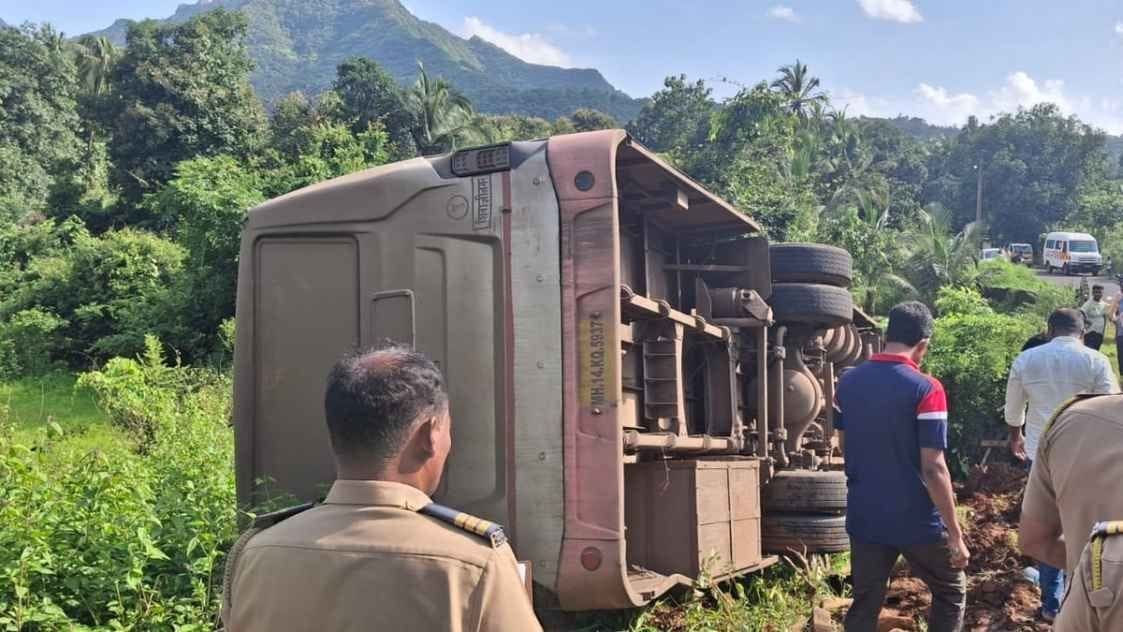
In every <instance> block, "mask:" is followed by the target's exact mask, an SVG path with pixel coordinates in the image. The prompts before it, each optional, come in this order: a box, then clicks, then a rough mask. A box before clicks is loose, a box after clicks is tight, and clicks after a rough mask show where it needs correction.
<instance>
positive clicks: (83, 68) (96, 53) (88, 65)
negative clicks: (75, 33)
mask: <svg viewBox="0 0 1123 632" xmlns="http://www.w3.org/2000/svg"><path fill="white" fill-rule="evenodd" d="M81 45H82V47H81V51H80V55H79V58H78V77H79V79H80V80H81V82H82V85H83V86H85V88H86V90H87V92H88V93H89V94H90V95H91V96H93V97H95V98H96V97H100V96H102V95H103V94H105V93H106V92H108V91H109V75H110V74H111V73H112V72H113V65H114V64H116V63H117V58H118V57H120V52H121V51H120V49H118V48H117V47H116V46H114V45H113V42H111V41H109V38H108V37H84V38H82V41H81Z"/></svg>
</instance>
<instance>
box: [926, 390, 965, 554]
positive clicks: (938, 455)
mask: <svg viewBox="0 0 1123 632" xmlns="http://www.w3.org/2000/svg"><path fill="white" fill-rule="evenodd" d="M929 379H930V380H931V384H930V388H929V389H928V392H927V393H925V394H924V397H922V398H921V399H920V402H918V403H917V406H916V424H917V426H916V438H917V443H918V444H919V446H920V473H921V475H922V476H923V477H924V486H925V487H927V488H928V496H929V497H930V498H931V499H932V504H934V505H935V506H936V509H937V510H938V511H939V512H940V517H941V518H943V520H944V526H945V527H947V530H948V548H950V549H951V563H952V566H954V567H955V568H966V567H967V561H968V560H969V559H970V557H971V554H970V553H968V552H967V544H966V543H965V542H964V541H963V530H962V529H960V528H959V520H958V519H956V517H955V492H954V491H953V490H952V488H951V472H949V471H948V464H947V461H945V460H944V450H947V447H948V398H947V394H946V393H945V392H944V385H943V384H941V383H940V381H939V380H937V379H936V378H929Z"/></svg>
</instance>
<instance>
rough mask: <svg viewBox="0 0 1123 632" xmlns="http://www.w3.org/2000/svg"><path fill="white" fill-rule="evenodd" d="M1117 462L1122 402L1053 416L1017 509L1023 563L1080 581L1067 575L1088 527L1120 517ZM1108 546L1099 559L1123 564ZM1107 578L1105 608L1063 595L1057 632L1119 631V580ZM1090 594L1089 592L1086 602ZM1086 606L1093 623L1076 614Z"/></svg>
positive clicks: (1121, 475)
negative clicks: (1080, 623)
mask: <svg viewBox="0 0 1123 632" xmlns="http://www.w3.org/2000/svg"><path fill="white" fill-rule="evenodd" d="M1121 457H1123V395H1098V396H1079V397H1077V398H1076V399H1074V400H1072V401H1071V402H1070V403H1068V404H1066V405H1064V406H1062V407H1061V408H1060V409H1059V410H1058V411H1057V413H1056V414H1055V415H1054V417H1053V419H1052V420H1051V421H1050V423H1049V424H1048V425H1046V427H1045V431H1044V432H1043V433H1042V437H1041V444H1040V446H1039V448H1038V452H1037V458H1036V459H1035V460H1034V462H1033V469H1032V470H1031V472H1030V475H1029V483H1028V485H1027V487H1026V495H1025V500H1024V501H1023V503H1022V519H1021V530H1020V531H1021V532H1020V541H1021V545H1022V550H1023V551H1024V552H1025V553H1026V555H1029V556H1030V557H1032V558H1034V559H1037V560H1040V561H1043V562H1045V563H1048V564H1050V565H1053V566H1056V567H1057V568H1063V569H1065V570H1066V571H1068V572H1069V576H1070V577H1072V580H1071V583H1073V584H1075V583H1077V582H1078V581H1082V579H1081V578H1078V577H1075V576H1074V574H1073V571H1074V569H1075V568H1076V567H1077V563H1078V562H1079V561H1080V560H1081V552H1082V551H1083V549H1084V547H1085V544H1086V543H1087V542H1088V534H1089V533H1091V532H1092V527H1093V526H1094V525H1096V524H1097V523H1099V522H1101V521H1103V520H1111V519H1113V518H1117V517H1123V494H1121V493H1120V492H1119V481H1121V480H1123V458H1121ZM1108 543H1109V544H1110V547H1108V548H1107V549H1106V550H1105V555H1107V556H1109V557H1105V559H1109V560H1110V559H1123V558H1121V557H1119V556H1118V553H1119V552H1120V550H1121V549H1120V546H1121V545H1120V544H1119V543H1118V542H1112V541H1110V540H1109V541H1108ZM1110 570H1111V572H1110V573H1106V572H1105V574H1104V576H1103V578H1104V581H1105V582H1107V583H1109V582H1115V583H1114V585H1113V586H1109V588H1110V590H1111V591H1112V593H1113V596H1112V598H1111V599H1110V600H1106V599H1105V598H1104V595H1105V593H1102V592H1101V593H1099V595H1098V596H1096V597H1095V598H1094V600H1092V601H1082V600H1081V599H1073V596H1072V593H1069V595H1068V597H1067V599H1066V600H1065V602H1064V603H1063V604H1062V606H1061V614H1060V616H1059V617H1058V619H1057V628H1056V629H1057V630H1083V629H1085V628H1080V627H1063V626H1064V625H1075V624H1074V623H1072V622H1073V621H1076V620H1080V619H1081V618H1084V619H1085V620H1090V619H1089V617H1092V618H1094V617H1098V618H1099V620H1100V621H1101V626H1102V627H1101V628H1099V629H1102V630H1110V631H1112V632H1114V631H1115V630H1123V608H1120V607H1116V606H1115V598H1114V594H1115V593H1118V592H1120V591H1123V583H1120V580H1123V572H1120V568H1119V567H1116V566H1111V569H1110ZM1072 590H1073V591H1075V590H1077V589H1076V588H1075V587H1073V588H1072ZM1094 594H1095V593H1094V592H1090V593H1089V597H1091V596H1092V595H1094ZM1107 601H1110V602H1111V603H1107ZM1101 603H1104V604H1106V605H1100V604H1101ZM1089 604H1091V605H1095V606H1096V613H1095V615H1092V614H1091V613H1082V612H1080V611H1081V609H1082V608H1085V607H1087V606H1088V605H1089ZM1069 610H1073V612H1069ZM1062 621H1067V622H1069V623H1067V624H1062ZM1087 629H1096V628H1087Z"/></svg>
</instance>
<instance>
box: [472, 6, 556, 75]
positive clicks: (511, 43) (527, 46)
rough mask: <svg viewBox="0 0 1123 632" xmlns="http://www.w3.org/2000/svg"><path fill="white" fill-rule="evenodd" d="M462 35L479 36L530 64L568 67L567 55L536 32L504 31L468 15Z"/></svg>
mask: <svg viewBox="0 0 1123 632" xmlns="http://www.w3.org/2000/svg"><path fill="white" fill-rule="evenodd" d="M461 34H462V35H463V36H464V37H472V36H479V37H480V38H482V39H485V40H487V41H489V42H491V43H492V44H495V45H496V46H498V47H499V48H502V49H503V50H505V51H507V52H508V53H511V54H512V55H514V56H515V57H518V58H519V59H521V60H523V61H527V62H530V63H532V64H542V65H545V66H562V67H570V66H572V63H571V61H570V59H569V55H567V54H566V53H565V51H563V50H562V49H560V48H558V47H557V46H554V45H553V44H551V43H550V42H549V41H547V40H546V38H544V37H542V35H540V34H538V33H518V34H515V33H504V32H502V31H500V30H499V29H496V28H495V27H493V26H491V25H489V24H486V23H485V22H484V21H483V20H481V19H479V18H477V17H475V16H468V17H466V18H464V25H463V28H462V29H461Z"/></svg>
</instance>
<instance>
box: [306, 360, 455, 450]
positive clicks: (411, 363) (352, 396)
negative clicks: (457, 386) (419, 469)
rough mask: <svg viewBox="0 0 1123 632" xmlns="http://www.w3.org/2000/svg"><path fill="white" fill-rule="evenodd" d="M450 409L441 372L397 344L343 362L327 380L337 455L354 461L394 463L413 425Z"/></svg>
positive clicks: (330, 425) (327, 404)
mask: <svg viewBox="0 0 1123 632" xmlns="http://www.w3.org/2000/svg"><path fill="white" fill-rule="evenodd" d="M447 406H448V392H447V390H446V388H445V382H444V377H443V376H442V375H441V371H440V369H438V368H437V366H436V365H435V364H433V362H432V361H431V360H430V359H429V358H427V357H425V356H424V355H423V354H421V353H418V352H416V351H414V350H412V349H410V348H409V347H406V346H403V345H399V344H396V343H388V344H385V345H382V346H380V347H377V348H374V349H370V350H367V351H362V352H359V353H355V354H352V355H348V356H347V357H344V358H343V359H342V360H340V361H339V362H337V363H336V364H335V366H334V367H332V369H331V372H330V373H329V374H328V383H327V390H326V392H325V393H324V412H325V413H326V416H327V424H328V433H329V435H330V437H331V446H332V450H334V451H335V453H336V455H337V456H338V457H340V458H343V459H349V460H373V461H375V462H385V461H386V460H388V459H391V458H393V457H394V456H396V455H397V454H398V453H399V452H401V450H402V448H403V447H404V445H405V442H406V440H408V439H409V434H410V430H411V429H412V428H413V425H414V422H416V421H417V420H419V419H421V418H422V417H425V416H430V415H436V414H441V413H443V412H444V411H445V410H446V408H447Z"/></svg>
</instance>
